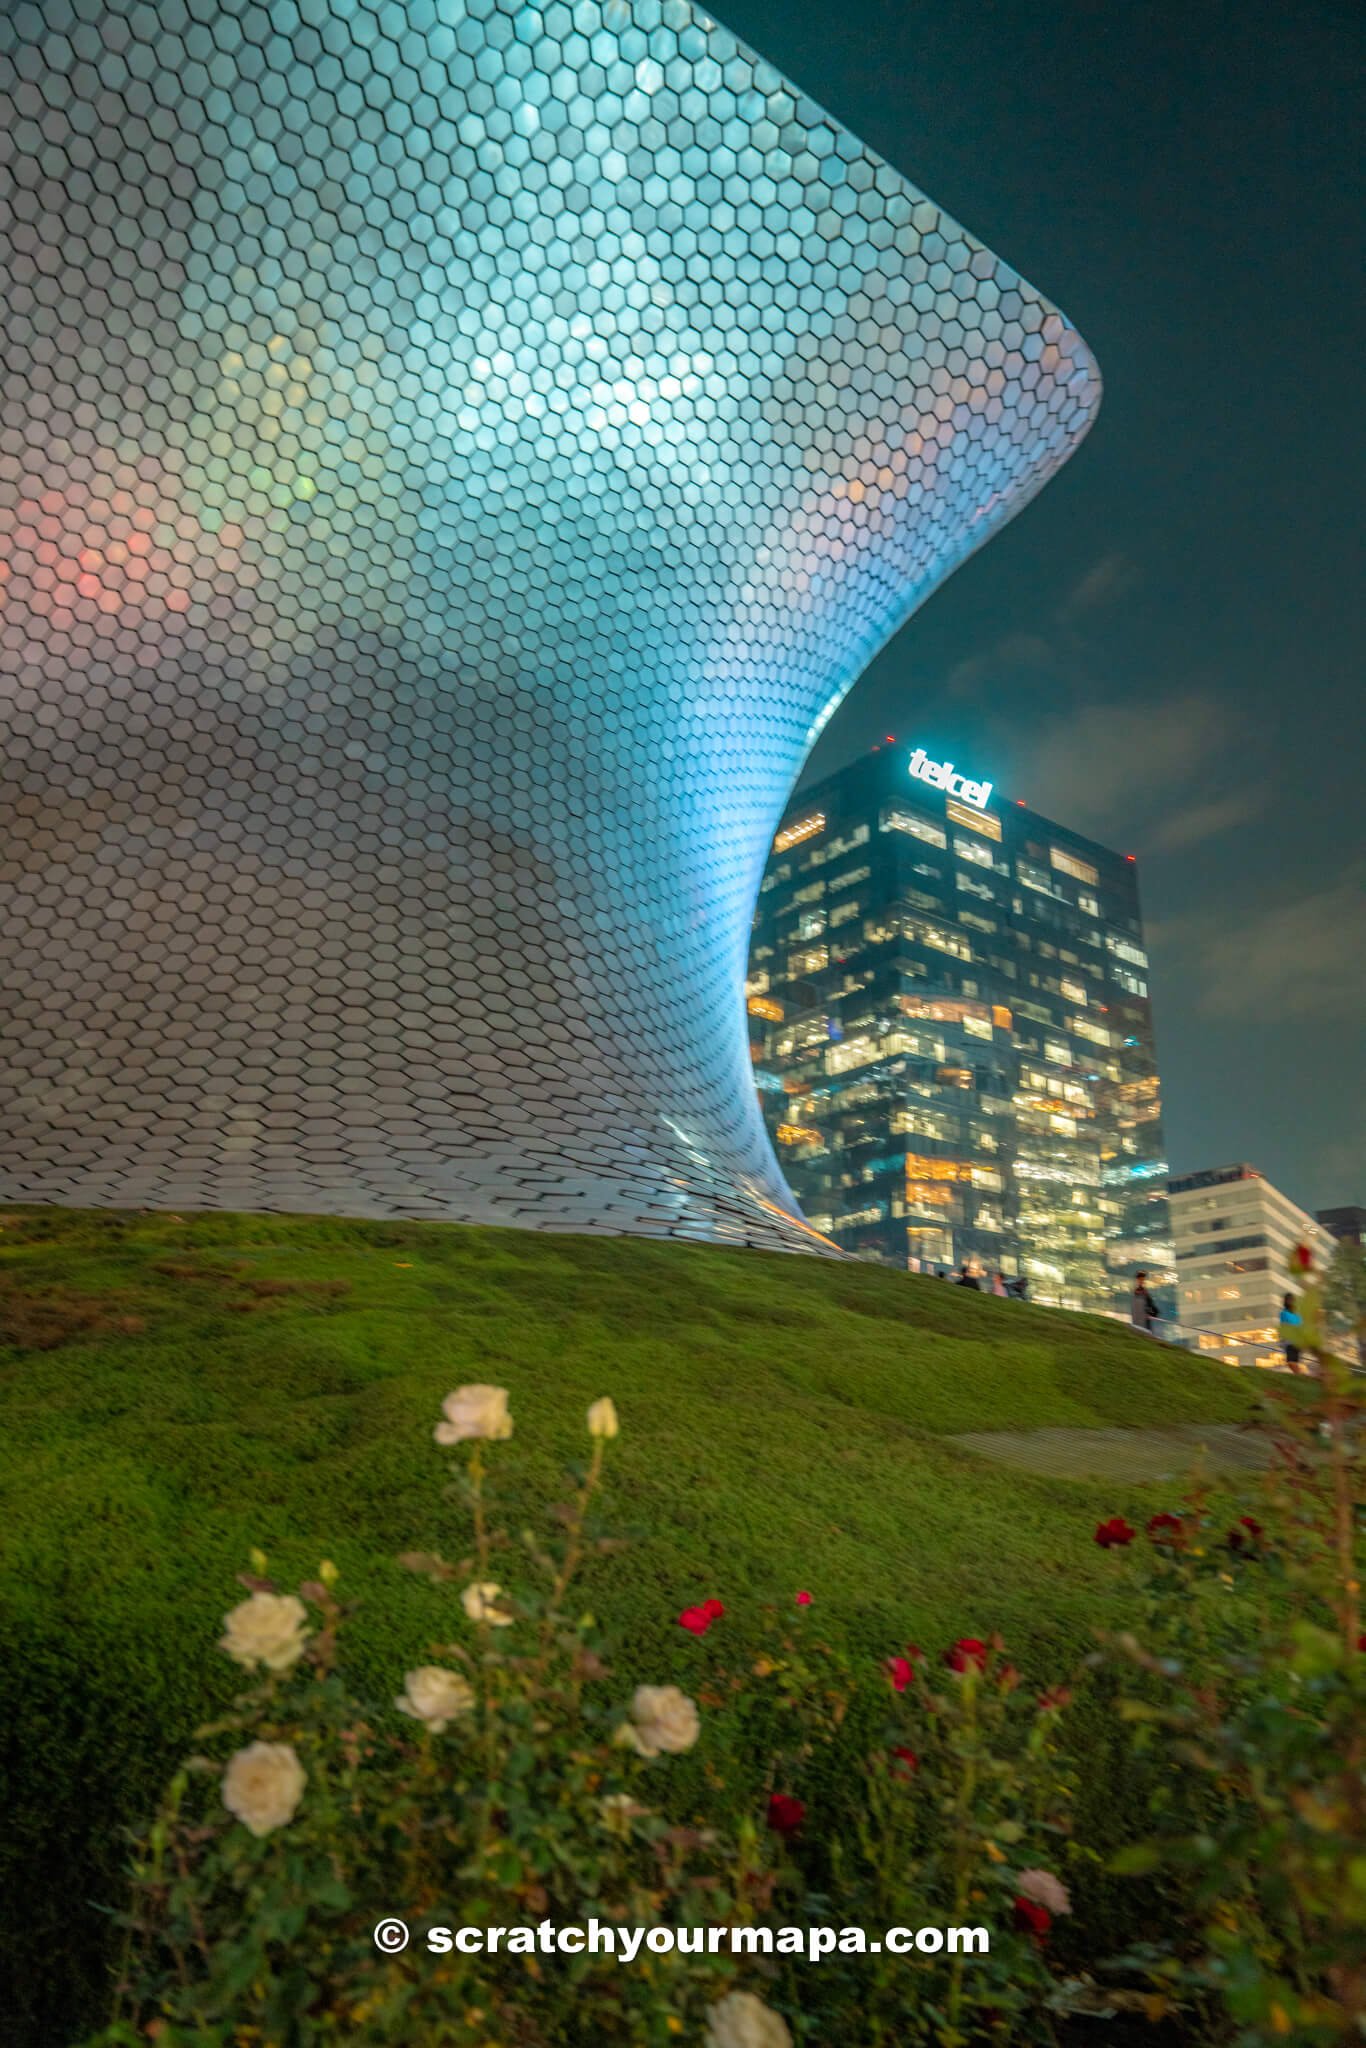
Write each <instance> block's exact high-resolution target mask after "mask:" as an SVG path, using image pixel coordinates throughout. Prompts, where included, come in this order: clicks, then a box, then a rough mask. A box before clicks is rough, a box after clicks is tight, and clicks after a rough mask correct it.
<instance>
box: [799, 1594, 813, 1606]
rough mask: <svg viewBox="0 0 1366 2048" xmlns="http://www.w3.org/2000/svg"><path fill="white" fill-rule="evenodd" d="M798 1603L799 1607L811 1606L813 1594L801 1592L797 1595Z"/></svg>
mask: <svg viewBox="0 0 1366 2048" xmlns="http://www.w3.org/2000/svg"><path fill="white" fill-rule="evenodd" d="M797 1605H798V1606H799V1607H809V1606H810V1605H811V1595H810V1594H809V1593H799V1594H798V1595H797Z"/></svg>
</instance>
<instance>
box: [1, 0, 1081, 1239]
mask: <svg viewBox="0 0 1366 2048" xmlns="http://www.w3.org/2000/svg"><path fill="white" fill-rule="evenodd" d="M1098 396H1099V384H1098V380H1097V376H1096V371H1095V366H1094V364H1093V362H1092V360H1091V358H1090V356H1089V354H1088V353H1087V350H1086V349H1085V347H1084V346H1083V344H1082V343H1081V342H1080V340H1079V339H1078V337H1077V335H1076V334H1075V333H1074V332H1073V331H1072V329H1071V328H1070V327H1069V326H1068V324H1067V322H1066V321H1065V320H1064V319H1063V318H1062V317H1061V316H1060V315H1059V314H1058V313H1057V312H1056V311H1055V309H1054V308H1053V307H1051V306H1050V305H1049V304H1048V303H1047V302H1046V301H1044V300H1043V299H1041V298H1040V297H1039V295H1038V294H1037V293H1036V292H1034V291H1032V290H1031V289H1030V288H1029V287H1028V286H1027V285H1025V284H1024V283H1022V281H1021V280H1020V279H1019V278H1018V277H1017V276H1016V275H1015V274H1014V273H1013V272H1012V271H1011V270H1009V269H1008V268H1007V267H1006V265H1004V264H1003V263H1001V262H1000V261H999V260H998V259H997V258H996V257H995V256H993V255H991V254H990V253H989V251H987V250H986V249H984V248H983V247H982V245H981V244H980V243H979V242H977V241H975V240H974V238H973V237H972V236H971V235H970V234H968V233H966V232H965V231H964V230H963V229H961V228H959V227H958V226H957V225H956V224H955V223H954V222H953V221H950V220H948V219H946V218H945V217H944V216H943V215H942V214H941V213H940V212H939V210H938V208H936V207H935V206H934V205H933V203H932V202H931V201H930V200H928V199H926V198H925V197H924V195H923V194H922V193H920V192H919V191H917V190H916V189H915V188H914V187H913V186H911V185H909V184H908V183H907V182H906V180H905V179H904V178H903V177H902V176H901V175H900V174H899V173H897V172H896V171H893V170H891V169H889V168H888V166H887V165H886V164H884V163H882V162H880V161H879V160H878V159H877V158H876V157H874V156H872V155H871V154H870V153H869V152H868V151H867V150H866V149H865V148H863V146H862V145H861V144H860V143H858V142H857V141H855V140H854V138H853V137H852V136H850V135H848V134H847V133H845V132H844V131H843V130H842V129H841V128H840V127H839V126H838V125H837V124H836V123H835V122H834V121H832V120H831V119H830V118H829V117H828V116H827V115H825V114H823V113H822V112H821V110H820V108H819V107H817V106H815V105H813V104H812V102H811V101H810V100H808V99H806V98H805V97H804V96H803V95H802V94H801V93H799V92H797V91H796V90H795V89H794V88H793V87H792V86H790V85H789V84H788V83H787V82H786V81H785V80H784V79H783V78H782V77H780V76H779V75H778V74H777V73H776V72H775V71H773V70H772V69H771V68H770V67H769V66H768V65H767V64H765V63H764V62H763V61H762V60H761V59H760V58H758V57H756V56H754V55H753V53H752V52H750V51H748V50H746V49H745V48H744V47H743V46H741V45H740V44H738V43H737V42H736V40H735V38H734V37H733V36H731V35H729V34H728V33H727V32H726V30H725V29H723V28H721V27H720V26H718V25H717V24H716V23H715V22H714V21H712V20H711V19H710V18H709V17H708V16H706V15H705V14H703V13H701V12H699V11H698V10H697V9H696V8H694V7H692V6H689V5H686V4H684V0H630V4H627V0H577V4H574V5H568V4H559V0H548V4H545V5H542V6H523V5H515V4H513V5H502V4H497V5H496V4H494V0H259V4H247V0H155V4H136V5H135V4H131V0H36V4H33V0H29V4H23V5H18V6H8V7H6V8H5V9H4V11H3V14H0V1044H2V1047H3V1050H0V1196H2V1197H3V1198H5V1199H9V1200H18V1201H60V1202H71V1203H92V1204H93V1203H113V1204H123V1205H174V1206H177V1207H181V1206H190V1207H206V1206H212V1207H234V1208H244V1209H292V1210H331V1211H339V1212H352V1213H370V1214H381V1213H383V1214H411V1215H430V1216H448V1217H457V1218H466V1219H472V1220H479V1221H492V1222H506V1223H516V1224H524V1225H535V1226H545V1227H554V1228H560V1229H576V1230H583V1229H597V1230H612V1231H643V1232H656V1233H670V1234H674V1235H678V1236H693V1237H707V1238H719V1239H724V1240H729V1241H750V1242H758V1243H769V1244H795V1243H804V1242H807V1241H809V1239H808V1237H807V1236H806V1235H804V1226H802V1225H801V1224H800V1222H799V1221H798V1220H797V1219H796V1218H795V1216H794V1215H793V1213H792V1203H791V1198H790V1197H789V1195H788V1194H787V1191H786V1189H785V1187H784V1184H783V1181H782V1177H781V1174H780V1173H779V1170H778V1168H777V1165H776V1163H775V1161H774V1159H773V1156H772V1154H771V1152H770V1149H769V1145H768V1141H767V1138H766V1137H765V1134H764V1129H763V1125H762V1122H761V1119H760V1116H759V1112H758V1108H757V1106H756V1101H755V1095H754V1088H753V1082H752V1078H751V1073H750V1066H749V1059H748V1053H747V1034H746V1028H745V1015H744V999H743V994H742V984H743V977H744V969H745V952H746V939H747V933H748V928H749V922H750V917H751V912H752V909H753V905H754V900H755V892H756V889H757V886H758V881H759V877H760V874H761V871H762V868H763V864H764V859H765V856H766V854H767V852H768V848H769V843H770V838H771V835H772V833H773V830H774V826H775V823H776V820H777V819H778V816H779V814H780V812H781V811H782V808H783V805H784V803H785V802H786V800H787V797H788V793H789V791H790V789H791V786H792V783H793V780H794V778H795V777H796V775H797V773H798V770H799V769H800V767H801V764H802V761H803V758H804V756H805V755H806V753H807V751H808V749H809V748H810V746H811V744H812V742H813V740H814V738H815V736H816V734H817V733H818V732H819V731H820V729H821V726H822V724H823V722H824V720H825V719H826V718H828V716H829V715H830V713H831V711H832V710H833V709H834V707H835V705H836V704H837V703H838V702H839V700H840V698H841V697H842V696H843V695H844V693H845V691H846V690H847V689H848V688H849V686H850V684H851V683H852V682H853V680H854V678H855V677H856V676H857V675H858V674H859V672H860V670H861V669H862V668H863V667H864V666H865V664H866V663H867V662H868V660H869V658H870V657H871V656H872V655H873V653H874V652H875V651H876V650H877V649H878V648H879V647H880V646H881V645H882V644H883V642H884V641H885V640H886V639H887V638H888V636H889V635H890V634H892V633H893V632H894V631H895V630H896V628H897V627H898V626H899V625H900V624H901V623H902V621H903V620H904V619H905V618H906V617H907V615H908V613H909V612H911V611H912V610H913V609H914V607H915V606H916V605H917V604H918V603H919V602H920V601H921V599H922V598H923V597H924V596H925V595H926V593H927V592H928V591H930V590H931V589H933V588H934V586H935V584H936V583H938V582H939V581H940V580H941V579H942V578H943V577H944V576H946V575H947V574H948V573H949V571H950V570H952V569H953V568H954V567H955V565H956V564H957V563H959V562H961V561H962V560H963V558H964V557H965V556H966V555H968V554H970V553H971V552H972V551H973V549H975V548H976V547H978V546H980V545H981V543H982V542H983V541H984V540H985V539H987V538H988V536H989V535H990V534H991V533H992V532H994V531H995V529H996V528H997V527H999V526H1000V525H1002V524H1003V522H1004V521H1005V520H1007V519H1009V518H1010V517H1011V515H1012V514H1013V513H1014V512H1016V511H1017V510H1018V509H1019V508H1020V507H1021V506H1022V505H1023V504H1025V503H1026V502H1027V501H1028V499H1029V498H1030V497H1031V496H1032V495H1033V493H1034V492H1035V491H1037V490H1038V489H1039V487H1040V486H1041V484H1042V483H1043V482H1044V481H1045V480H1046V479H1047V478H1048V476H1049V475H1050V474H1051V473H1052V471H1053V470H1054V469H1056V468H1057V466H1058V465H1059V464H1060V463H1061V462H1063V461H1064V460H1065V459H1066V457H1067V455H1068V454H1069V453H1070V451H1071V450H1072V449H1073V448H1074V447H1075V446H1076V444H1077V442H1078V440H1079V439H1080V438H1081V436H1082V435H1083V434H1084V432H1085V431H1086V428H1087V426H1088V424H1089V422H1090V420H1091V418H1092V416H1093V414H1094V412H1095V408H1096V405H1097V402H1098Z"/></svg>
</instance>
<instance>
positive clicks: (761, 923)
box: [748, 744, 1175, 1314]
mask: <svg viewBox="0 0 1366 2048" xmlns="http://www.w3.org/2000/svg"><path fill="white" fill-rule="evenodd" d="M932 776H936V777H938V778H939V783H938V785H937V784H936V782H935V781H934V780H932V779H931V777H932ZM945 781H947V782H948V785H949V786H947V787H944V786H942V785H943V783H944V782H945ZM1147 971H1148V961H1147V954H1146V951H1145V949H1144V945H1143V927H1142V921H1141V917H1140V911H1139V899H1138V884H1137V878H1136V868H1135V865H1134V863H1133V861H1132V860H1130V859H1129V858H1127V857H1126V856H1124V855H1122V854H1118V853H1112V852H1111V851H1110V850H1109V849H1108V848H1107V847H1103V846H1098V845H1096V844H1095V843H1094V842H1093V841H1091V840H1089V839H1083V838H1081V837H1080V836H1079V835H1078V834H1077V833H1075V832H1070V831H1068V830H1067V829H1066V828H1065V827H1063V826H1060V825H1055V824H1053V823H1051V822H1050V821H1049V820H1048V819H1046V818H1041V817H1039V816H1038V815H1037V814H1036V813H1035V812H1033V811H1030V810H1027V809H1025V808H1024V807H1023V806H1021V805H1017V804H1014V803H1009V802H1006V803H1002V802H1001V801H999V800H997V799H995V798H994V795H993V792H992V791H991V788H990V785H987V784H983V783H982V782H980V781H973V780H968V779H967V778H965V777H963V776H962V775H961V774H958V772H957V771H956V770H954V768H953V764H952V763H941V762H935V761H933V760H928V761H927V757H926V755H925V750H924V749H923V748H917V749H915V751H914V752H912V750H911V749H910V748H909V747H903V746H896V745H891V744H889V745H888V746H886V747H882V748H879V749H877V750H876V751H875V752H874V753H872V754H870V755H866V756H864V757H863V758H862V759H861V760H859V761H856V762H854V763H853V764H852V765H851V766H850V767H848V768H845V769H843V770H842V771H841V772H840V773H839V774H837V775H834V776H831V777H830V778H829V779H828V780H826V781H823V782H820V783H816V784H814V785H812V786H811V787H810V788H808V789H806V790H804V791H803V792H802V794H801V796H800V797H799V799H798V800H797V801H796V802H795V803H794V804H793V805H792V807H791V808H790V809H789V811H788V813H787V815H786V816H785V818H784V820H783V822H782V826H781V828H780V830H779V832H778V834H777V836H776V838H775V840H774V844H773V850H772V853H771V856H770V859H769V863H768V869H767V872H766V873H765V876H764V880H763V884H762V886H761V889H760V895H759V907H758V911H757V914H756V917H755V923H754V932H753V940H752V945H751V952H750V977H749V983H748V1003H749V1013H750V1035H751V1051H752V1055H753V1058H754V1061H755V1071H756V1075H757V1078H758V1081H759V1093H760V1099H761V1101H762V1103H763V1105H764V1110H765V1116H766V1119H767V1122H768V1125H769V1129H770V1132H771V1134H772V1136H773V1138H774V1141H775V1144H776V1146H777V1148H778V1150H779V1152H780V1155H781V1156H782V1159H783V1162H784V1166H785V1169H786V1172H787V1175H788V1179H789V1181H790V1183H791V1186H792V1188H793V1189H794V1191H795V1192H796V1194H797V1195H798V1197H799V1198H800V1200H801V1203H802V1206H803V1209H804V1211H805V1214H806V1215H807V1217H808V1219H809V1220H810V1221H811V1222H812V1223H813V1224H814V1225H815V1226H816V1227H817V1228H818V1229H820V1230H822V1231H825V1232H828V1233H829V1234H830V1235H831V1236H832V1237H833V1238H834V1239H835V1241H836V1242H837V1243H838V1244H840V1245H841V1246H843V1247H844V1248H845V1249H847V1250H849V1251H852V1252H855V1253H859V1254H861V1255H863V1256H866V1257H872V1258H878V1259H884V1260H887V1261H888V1262H890V1263H892V1264H894V1265H909V1266H911V1267H912V1268H917V1267H918V1268H920V1269H930V1270H934V1269H935V1268H938V1267H944V1268H946V1269H947V1268H954V1267H957V1266H959V1265H961V1264H963V1263H964V1262H966V1263H968V1264H969V1265H970V1266H971V1267H972V1268H973V1269H974V1270H977V1271H980V1272H984V1273H988V1274H994V1273H997V1272H1001V1273H1004V1274H1005V1275H1006V1276H1007V1277H1014V1276H1015V1275H1016V1274H1021V1273H1022V1274H1024V1275H1026V1276H1027V1278H1028V1280H1029V1282H1030V1292H1031V1294H1032V1295H1033V1296H1034V1298H1035V1299H1037V1300H1044V1301H1053V1302H1060V1303H1062V1304H1063V1305H1065V1306H1067V1307H1071V1308H1094V1309H1102V1310H1109V1311H1111V1312H1114V1313H1124V1312H1126V1303H1127V1296H1128V1293H1129V1289H1130V1286H1131V1284H1132V1275H1133V1273H1134V1272H1135V1271H1137V1270H1138V1268H1140V1267H1144V1268H1146V1269H1147V1270H1148V1272H1149V1274H1150V1276H1152V1280H1153V1281H1154V1282H1155V1285H1156V1290H1157V1291H1158V1294H1159V1299H1160V1300H1161V1299H1163V1294H1164V1291H1165V1295H1166V1298H1165V1302H1164V1305H1165V1306H1166V1307H1167V1310H1168V1313H1169V1314H1170V1313H1171V1310H1172V1307H1173V1302H1172V1298H1171V1293H1170V1290H1171V1286H1172V1283H1173V1281H1174V1279H1175V1274H1174V1271H1173V1268H1172V1251H1171V1243H1170V1232H1169V1228H1168V1218H1167V1204H1166V1173H1167V1165H1166V1160H1165V1158H1164V1156H1163V1143H1162V1122H1161V1095H1160V1089H1159V1085H1158V1078H1157V1066H1156V1059H1155V1054H1154V1045H1153V1025H1152V1007H1151V1002H1150V1000H1149V995H1148V981H1147Z"/></svg>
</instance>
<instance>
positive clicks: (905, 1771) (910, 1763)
mask: <svg viewBox="0 0 1366 2048" xmlns="http://www.w3.org/2000/svg"><path fill="white" fill-rule="evenodd" d="M892 1755H893V1756H894V1757H895V1758H896V1762H895V1763H894V1764H893V1765H892V1769H893V1770H894V1771H895V1772H896V1774H897V1776H898V1778H909V1777H910V1776H911V1774H912V1772H914V1771H918V1770H919V1769H920V1758H919V1757H918V1756H917V1755H916V1753H915V1751H914V1750H913V1749H906V1748H904V1747H902V1746H901V1745H900V1744H898V1746H897V1747H896V1748H895V1749H894V1750H893V1751H892Z"/></svg>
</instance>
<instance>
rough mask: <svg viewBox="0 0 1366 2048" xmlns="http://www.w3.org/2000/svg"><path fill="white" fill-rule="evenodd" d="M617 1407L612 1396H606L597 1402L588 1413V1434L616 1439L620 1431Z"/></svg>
mask: <svg viewBox="0 0 1366 2048" xmlns="http://www.w3.org/2000/svg"><path fill="white" fill-rule="evenodd" d="M620 1427H621V1425H620V1423H619V1422H618V1421H617V1411H616V1406H615V1404H614V1402H613V1400H612V1397H611V1395H610V1394H604V1395H603V1397H602V1399H601V1400H600V1401H595V1402H594V1403H593V1405H592V1407H591V1408H590V1409H589V1411H588V1434H589V1435H590V1436H602V1437H614V1436H616V1435H617V1433H618V1431H619V1430H620Z"/></svg>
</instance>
